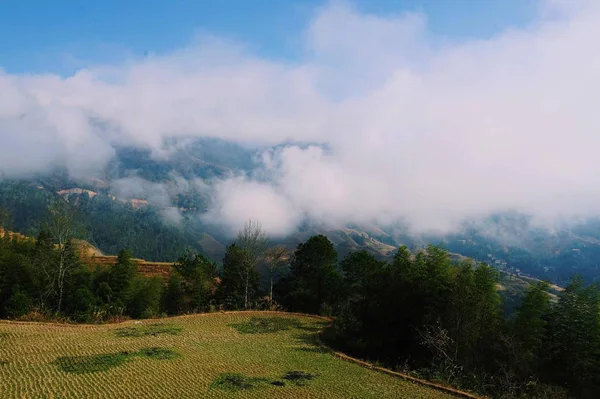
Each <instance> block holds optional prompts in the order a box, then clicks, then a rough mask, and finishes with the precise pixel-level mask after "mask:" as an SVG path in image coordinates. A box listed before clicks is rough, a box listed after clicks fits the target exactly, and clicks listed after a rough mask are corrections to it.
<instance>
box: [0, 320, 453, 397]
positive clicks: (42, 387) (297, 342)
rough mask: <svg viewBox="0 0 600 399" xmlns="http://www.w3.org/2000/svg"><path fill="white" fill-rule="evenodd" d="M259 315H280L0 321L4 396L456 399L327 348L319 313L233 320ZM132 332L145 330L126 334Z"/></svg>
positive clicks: (0, 392) (1, 390)
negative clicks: (322, 346) (319, 339)
mask: <svg viewBox="0 0 600 399" xmlns="http://www.w3.org/2000/svg"><path fill="white" fill-rule="evenodd" d="M256 317H260V318H261V319H264V318H268V317H277V318H281V317H282V316H281V315H271V314H269V313H263V314H258V315H257V314H256V313H231V314H208V315H198V316H187V317H177V318H170V319H166V320H148V321H144V322H143V323H142V324H135V323H134V322H126V323H122V324H117V325H93V326H92V325H86V326H76V325H59V324H49V323H46V324H35V323H9V322H0V337H1V338H0V360H1V363H2V364H1V365H0V396H1V397H2V398H83V397H85V398H198V397H209V398H236V397H238V398H264V397H269V396H271V397H276V398H433V399H435V398H449V397H450V396H449V395H447V394H445V393H442V392H439V391H436V390H432V389H429V388H426V387H423V386H420V385H416V384H413V383H411V382H408V381H403V380H401V379H397V378H394V377H391V376H388V375H384V374H382V373H378V372H375V371H372V370H368V369H366V368H363V367H360V366H358V365H356V364H352V363H349V362H346V361H343V360H341V359H339V358H336V357H334V356H332V355H331V354H329V353H327V352H323V351H320V350H319V348H318V347H316V346H315V339H314V335H315V334H316V332H317V331H318V330H319V329H320V328H321V327H322V323H323V322H322V321H319V320H315V319H311V318H306V317H301V316H291V315H290V316H285V317H286V318H289V319H290V320H291V321H290V322H289V323H284V324H285V327H286V328H284V329H280V328H269V329H267V331H266V332H262V333H251V334H248V333H240V332H239V331H238V330H237V329H236V328H235V327H234V326H236V327H239V326H240V325H244V324H247V325H252V326H255V325H256V320H257V319H256ZM253 318H254V319H253ZM251 320H254V321H251ZM274 322H275V325H280V324H282V322H281V320H280V319H277V320H274ZM163 323H164V325H165V329H162V330H161V329H159V325H160V324H163ZM258 325H260V326H264V325H265V323H264V321H263V322H261V323H259V324H258ZM267 325H269V326H270V324H268V323H267ZM123 328H131V330H123ZM253 328H254V327H253ZM174 329H175V330H174ZM134 330H135V331H136V332H141V333H140V334H138V333H135V334H123V333H122V332H123V331H127V332H131V331H134ZM119 331H120V332H121V333H119ZM147 331H152V332H156V331H177V333H176V334H171V333H157V334H146V332H147ZM82 370H83V372H82ZM247 386H250V388H248V389H246V388H245V387H247ZM240 387H241V388H240Z"/></svg>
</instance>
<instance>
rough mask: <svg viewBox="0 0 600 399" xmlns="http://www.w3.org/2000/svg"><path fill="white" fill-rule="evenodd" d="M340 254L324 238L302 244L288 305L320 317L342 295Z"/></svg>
mask: <svg viewBox="0 0 600 399" xmlns="http://www.w3.org/2000/svg"><path fill="white" fill-rule="evenodd" d="M337 256H338V254H337V252H336V250H335V248H334V247H333V244H332V243H331V241H329V239H328V238H327V237H325V236H324V235H318V236H313V237H311V238H309V239H308V241H306V242H305V243H302V244H300V245H298V248H297V249H296V252H295V253H294V257H293V259H292V262H291V265H290V267H291V273H290V276H289V280H288V284H289V286H290V287H289V288H290V291H289V292H288V293H287V295H286V296H284V303H285V304H286V305H287V306H288V307H289V308H290V309H291V310H294V311H299V312H305V313H312V314H320V313H321V312H322V311H323V310H324V309H325V306H327V305H332V304H333V302H334V301H335V299H336V296H337V295H338V294H339V289H340V274H339V271H338V268H337Z"/></svg>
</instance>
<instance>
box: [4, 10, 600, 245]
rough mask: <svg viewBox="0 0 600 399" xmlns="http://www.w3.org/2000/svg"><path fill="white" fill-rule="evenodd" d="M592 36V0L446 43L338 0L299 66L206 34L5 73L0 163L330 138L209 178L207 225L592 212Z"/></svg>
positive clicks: (318, 21)
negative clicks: (179, 43) (178, 140)
mask: <svg viewBox="0 0 600 399" xmlns="http://www.w3.org/2000/svg"><path fill="white" fill-rule="evenodd" d="M598 37H600V3H598V2H596V1H591V0H588V1H586V0H577V1H576V2H571V1H569V2H566V1H565V0H546V1H545V2H544V3H543V7H541V8H540V14H539V16H538V18H537V19H536V20H535V21H532V24H531V26H528V27H526V28H523V29H520V30H516V29H512V30H507V31H506V32H504V33H501V34H499V35H497V36H495V37H493V38H489V39H482V40H469V41H465V42H461V43H451V44H449V43H445V42H444V41H442V40H439V39H438V38H436V37H434V36H432V35H431V34H430V33H429V31H428V30H427V22H426V16H423V15H418V14H406V15H396V16H389V17H382V16H375V15H365V14H361V13H359V12H357V11H356V10H354V9H353V8H352V7H351V6H349V5H348V4H346V3H340V2H334V3H330V4H328V5H327V6H325V7H323V8H321V9H319V10H318V12H317V13H316V15H315V18H314V19H313V20H312V21H311V22H310V24H309V26H308V28H307V30H306V32H305V35H304V42H305V46H306V49H307V50H308V51H307V54H308V55H307V57H306V59H303V60H301V61H298V62H295V63H282V62H274V61H271V60H268V59H261V58H259V57H257V56H255V55H253V54H249V53H248V52H247V51H246V50H245V49H244V48H243V46H241V45H240V44H239V43H237V44H232V43H228V42H223V41H220V40H218V39H215V38H202V39H199V40H197V41H195V42H193V43H192V44H190V46H189V47H188V48H185V49H182V50H179V51H176V52H173V53H171V54H165V55H160V56H154V57H150V58H148V59H144V60H140V61H133V62H128V63H126V64H123V65H112V66H102V67H98V66H90V67H89V68H88V69H85V70H82V71H80V72H79V73H77V74H76V75H75V76H72V77H70V78H67V79H62V78H59V77H56V76H50V75H48V76H15V75H6V74H4V75H0V90H2V93H3V95H2V98H1V99H0V145H1V146H2V147H1V148H0V170H4V171H5V172H8V173H9V174H11V173H12V174H17V173H18V174H25V173H31V172H33V171H39V170H43V169H44V168H47V167H48V166H49V165H52V164H55V163H57V162H60V161H63V160H65V159H67V160H68V162H69V164H70V166H71V169H72V170H79V169H80V168H81V167H82V166H88V167H89V166H91V167H92V168H93V167H97V166H98V165H100V164H102V163H103V162H105V161H106V159H108V158H109V157H110V155H111V154H112V150H111V148H112V145H114V144H115V143H130V144H131V143H133V144H137V145H142V146H146V147H150V148H155V149H158V148H159V147H160V145H161V143H162V139H163V138H164V137H167V136H214V137H220V138H224V139H229V140H234V141H238V142H250V143H261V144H277V143H280V142H284V141H288V140H292V141H303V142H322V143H326V144H327V145H328V146H329V147H330V148H331V151H330V152H328V153H324V152H323V151H322V150H320V149H318V148H315V147H312V148H300V147H294V146H290V147H288V148H284V149H283V150H280V151H277V152H271V153H267V154H266V155H265V157H264V168H263V169H264V170H263V171H262V176H263V177H268V178H269V180H270V183H266V182H264V181H262V180H261V181H254V180H253V179H252V178H250V177H234V178H231V179H229V180H226V181H223V182H221V183H219V184H217V185H216V186H215V192H214V200H215V201H214V205H213V207H212V209H211V212H210V214H209V215H210V218H212V220H218V221H219V222H221V223H224V224H225V225H227V226H229V227H231V228H236V227H238V226H241V225H243V223H244V222H245V221H246V220H247V219H248V218H252V219H256V220H259V221H260V222H262V223H263V225H264V226H265V228H267V229H268V230H271V231H272V232H273V233H274V234H283V233H285V232H286V231H289V230H291V229H293V228H294V227H295V226H296V225H297V224H298V223H299V222H300V221H301V220H302V218H303V217H304V216H308V217H309V218H311V219H313V220H319V221H325V222H329V223H343V222H353V223H367V222H371V221H374V220H375V221H379V222H388V221H393V220H397V219H402V218H406V219H408V220H409V221H410V222H411V223H412V225H413V227H415V228H416V229H419V230H423V229H431V228H443V229H447V228H451V227H452V226H454V225H455V224H456V223H457V222H458V221H460V220H462V219H463V218H465V217H471V216H478V215H483V214H486V213H488V212H491V211H495V210H501V209H517V210H521V211H525V212H531V213H534V214H535V215H537V216H540V217H544V218H550V219H551V218H553V217H554V216H556V215H561V216H563V217H565V216H566V217H568V216H575V215H598V214H599V213H600V205H599V204H600V188H599V187H600V186H599V185H598V184H597V183H598V177H597V175H598V173H597V170H599V169H600V158H598V156H597V148H598V147H599V146H600V135H599V134H598V132H599V131H600V118H599V117H598V111H597V107H598V104H600V53H599V52H597V51H595V49H596V47H597V43H596V41H597V38H598ZM4 93H9V95H8V96H7V95H5V94H4ZM23 115H24V116H23ZM90 117H95V118H100V119H101V120H102V121H103V122H104V127H103V128H100V127H98V126H97V125H94V124H90V123H89V118H90ZM106 126H110V128H107V127H106ZM94 149H96V150H97V151H93V150H94ZM16 151H18V152H20V153H21V154H27V156H20V157H18V156H15V155H14V153H15V152H16ZM83 154H85V156H84V155H83Z"/></svg>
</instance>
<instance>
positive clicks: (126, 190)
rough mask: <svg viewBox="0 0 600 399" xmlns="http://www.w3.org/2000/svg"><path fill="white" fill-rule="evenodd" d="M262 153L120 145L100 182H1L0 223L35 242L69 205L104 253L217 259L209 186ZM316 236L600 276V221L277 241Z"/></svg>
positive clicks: (517, 217)
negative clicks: (193, 253) (58, 203)
mask: <svg viewBox="0 0 600 399" xmlns="http://www.w3.org/2000/svg"><path fill="white" fill-rule="evenodd" d="M255 153H256V149H251V148H246V147H243V146H240V145H237V144H232V143H228V142H225V141H222V140H216V139H195V140H183V139H180V140H171V141H170V142H168V143H166V145H165V148H164V151H163V152H161V153H153V152H152V151H150V150H149V149H139V148H132V147H120V148H117V149H116V155H115V157H114V159H112V161H111V162H110V163H109V164H108V165H107V167H106V168H105V170H104V171H102V173H100V174H99V175H97V176H78V177H77V178H74V177H72V176H71V175H69V174H68V173H67V171H66V170H65V169H61V168H56V169H55V170H52V171H49V172H48V173H47V174H45V175H40V176H34V177H32V178H30V179H26V180H7V179H4V180H0V225H4V226H6V227H8V228H9V229H11V230H14V231H18V232H21V233H24V234H27V235H33V236H35V235H36V234H37V232H38V231H39V230H40V227H41V224H42V221H43V220H44V218H45V217H46V213H47V208H48V205H49V204H50V203H51V202H52V201H53V200H56V199H57V198H63V199H66V200H67V201H69V202H70V203H71V204H72V205H73V206H76V207H77V208H78V209H79V210H80V215H81V222H82V225H83V226H82V227H83V228H82V229H81V231H82V232H81V234H80V235H81V237H80V238H82V239H85V240H87V241H89V242H90V243H91V244H92V245H94V246H96V247H98V248H99V249H100V250H101V251H103V252H105V253H107V254H115V253H117V252H118V251H119V250H120V249H122V248H129V249H130V250H132V252H133V253H134V255H135V256H137V257H140V258H144V259H148V260H149V261H173V260H174V259H176V258H177V257H178V256H180V255H181V253H182V252H183V251H184V250H185V248H187V247H191V248H194V249H197V250H200V251H202V252H204V253H205V254H206V255H207V256H209V257H210V258H212V259H214V260H216V261H220V260H221V259H222V257H223V254H224V252H225V248H226V246H227V245H229V243H230V242H231V241H232V239H231V237H229V235H228V234H227V232H225V231H223V230H222V229H221V228H220V227H218V226H215V225H211V224H207V223H205V222H203V220H202V218H200V217H199V215H201V214H202V213H203V212H205V211H206V210H207V208H208V205H209V201H210V196H209V192H208V191H207V190H206V187H207V184H210V181H211V180H212V179H218V178H223V177H227V176H230V175H232V174H239V173H246V174H249V173H252V172H253V171H254V170H255V168H256V163H255V161H254V159H255V158H254V154H255ZM2 209H4V210H5V211H4V212H3V211H2ZM3 214H4V215H8V214H9V215H10V218H7V217H6V216H2V215H3ZM315 234H325V235H326V236H327V237H328V238H329V239H330V240H331V241H332V242H333V243H334V245H335V247H336V249H337V251H338V253H339V254H340V257H343V256H345V255H346V254H348V253H349V252H351V251H355V250H359V249H366V250H367V251H369V252H371V253H373V254H375V255H376V256H377V257H379V258H387V257H390V256H391V255H393V253H394V251H395V250H396V249H397V247H398V246H399V245H407V246H408V247H409V248H411V249H418V248H422V247H424V246H425V245H427V244H428V243H434V244H442V245H443V246H445V247H446V248H447V249H448V250H449V251H450V252H451V253H453V254H455V255H454V257H455V259H461V257H462V256H465V257H469V258H472V259H475V260H477V261H482V262H487V263H490V264H492V265H494V266H496V267H497V268H499V269H500V270H503V271H506V272H509V273H512V274H513V275H514V274H517V273H519V274H521V275H529V276H531V277H535V278H542V279H547V280H550V281H553V282H556V283H559V284H565V283H566V282H567V280H568V279H569V278H570V277H571V275H572V274H574V273H579V274H581V275H582V276H584V278H585V279H586V280H587V281H590V282H592V281H597V280H598V279H599V278H600V219H595V220H585V221H578V222H577V223H575V222H573V223H569V224H565V226H562V227H561V228H558V229H554V230H550V229H547V228H542V227H539V226H537V225H536V224H535V223H534V222H533V221H532V220H531V218H529V217H528V216H526V215H522V214H517V213H498V214H494V215H491V216H489V217H488V218H485V219H482V220H477V221H468V222H465V224H464V225H463V226H462V228H461V229H459V230H458V231H456V232H454V233H452V234H447V235H424V236H413V235H411V234H409V233H408V230H407V229H406V228H405V227H403V226H394V227H392V228H390V227H387V228H382V227H381V226H376V225H370V226H353V225H347V226H339V227H337V228H325V227H322V226H314V225H311V224H310V223H305V224H304V225H303V227H302V228H300V229H299V231H297V232H295V233H293V234H291V235H290V236H288V237H283V238H280V239H277V240H275V243H280V244H284V245H286V246H288V247H290V248H295V247H296V246H297V245H298V244H299V243H301V242H303V241H306V240H307V239H308V238H309V237H310V236H312V235H315Z"/></svg>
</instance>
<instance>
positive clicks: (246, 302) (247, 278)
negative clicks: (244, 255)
mask: <svg viewBox="0 0 600 399" xmlns="http://www.w3.org/2000/svg"><path fill="white" fill-rule="evenodd" d="M249 285H250V268H248V269H247V270H246V290H245V295H244V309H246V310H248V286H249Z"/></svg>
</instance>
